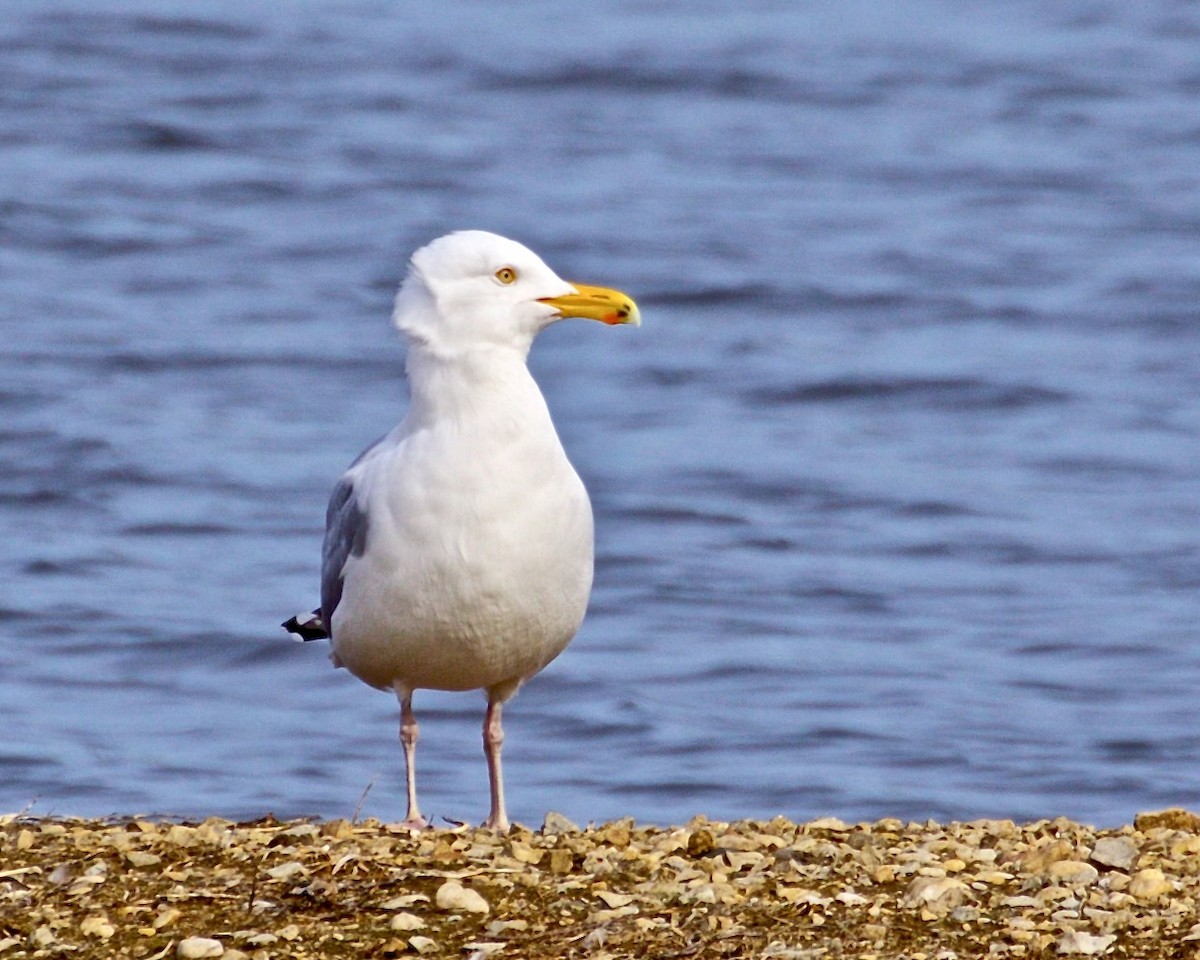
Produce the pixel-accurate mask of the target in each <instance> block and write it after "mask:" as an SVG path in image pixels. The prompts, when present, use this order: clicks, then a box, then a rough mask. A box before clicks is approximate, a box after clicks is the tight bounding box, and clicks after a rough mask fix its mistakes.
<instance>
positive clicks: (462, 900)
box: [410, 880, 491, 942]
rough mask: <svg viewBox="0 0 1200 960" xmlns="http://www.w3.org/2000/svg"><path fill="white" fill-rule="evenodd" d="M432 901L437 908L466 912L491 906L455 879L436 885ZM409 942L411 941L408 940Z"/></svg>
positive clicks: (486, 908) (480, 911) (485, 909)
mask: <svg viewBox="0 0 1200 960" xmlns="http://www.w3.org/2000/svg"><path fill="white" fill-rule="evenodd" d="M434 903H436V904H437V908H438V909H439V910H446V911H454V910H465V911H466V912H467V913H487V912H488V911H489V910H490V909H491V908H490V907H489V906H488V902H487V901H486V900H484V899H483V896H482V895H481V894H480V893H479V892H478V891H476V890H472V889H471V888H470V887H464V886H463V885H462V884H461V883H459V882H458V881H457V880H447V881H446V882H445V883H443V884H442V885H441V886H440V887H438V891H437V895H436V896H435V897H434ZM410 942H411V941H410Z"/></svg>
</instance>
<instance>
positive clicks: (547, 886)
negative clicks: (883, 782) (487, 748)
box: [0, 810, 1200, 960]
mask: <svg viewBox="0 0 1200 960" xmlns="http://www.w3.org/2000/svg"><path fill="white" fill-rule="evenodd" d="M1198 855H1200V818H1198V817H1196V816H1195V815H1194V814H1192V813H1189V812H1188V811H1185V810H1167V811H1160V812H1157V813H1151V814H1142V815H1139V816H1138V817H1137V819H1136V820H1135V822H1134V824H1133V825H1132V826H1125V827H1121V828H1118V829H1115V830H1097V829H1094V828H1092V827H1089V826H1085V825H1083V824H1079V823H1074V822H1072V821H1070V820H1066V819H1064V818H1059V819H1056V820H1041V821H1038V822H1036V823H1028V824H1015V823H1013V822H1012V821H1009V820H976V821H971V822H968V823H949V824H938V823H934V822H932V821H931V822H927V823H903V822H901V821H899V820H880V821H878V822H875V823H859V824H848V823H843V822H842V821H840V820H836V819H833V818H825V819H821V820H814V821H812V822H809V823H800V824H797V823H793V822H791V821H789V820H786V819H783V818H776V819H774V820H770V821H739V822H735V823H718V822H710V821H708V820H706V819H704V818H702V817H698V818H696V819H694V820H692V821H691V822H689V823H688V824H686V825H684V826H677V827H667V828H660V827H647V826H638V825H637V824H635V823H634V822H633V821H632V820H622V821H617V822H614V823H608V824H604V825H601V826H589V827H587V828H583V829H581V828H579V827H577V826H576V825H575V824H573V823H571V822H570V821H568V820H566V819H565V818H563V817H561V816H558V815H554V814H551V815H549V816H548V817H547V819H546V822H545V824H544V826H543V827H542V829H539V830H531V829H528V828H525V827H522V826H520V825H517V826H514V828H513V829H512V830H511V831H510V832H509V833H508V834H506V835H497V834H495V833H492V832H489V831H485V830H479V829H472V828H467V827H455V828H448V829H440V830H429V831H424V832H421V833H417V834H414V833H411V832H410V831H409V830H407V829H406V828H404V827H403V826H400V825H389V824H385V823H380V822H378V821H374V820H366V821H362V822H356V823H352V822H349V821H344V820H333V821H328V822H309V821H290V822H278V821H276V820H274V819H272V818H267V819H264V820H260V821H255V822H252V823H232V822H228V821H225V820H219V819H209V820H205V821H204V822H202V823H179V822H171V821H161V820H151V819H142V818H131V819H120V820H104V821H97V820H75V819H34V818H29V817H24V816H20V815H8V816H0V960H8V958H10V957H11V958H17V957H22V958H23V957H65V956H70V957H73V958H90V957H105V958H108V957H130V958H139V960H168V958H176V957H224V958H226V960H243V958H247V957H249V958H254V960H271V958H283V957H289V958H292V957H294V958H305V957H322V958H324V957H356V958H362V957H381V958H386V957H406V956H427V957H463V958H468V960H483V958H487V957H493V956H495V957H497V958H498V960H503V958H505V957H512V958H518V957H519V958H551V957H590V958H594V960H607V958H616V957H643V956H653V957H656V958H674V957H755V958H764V960H767V958H780V960H784V958H791V960H801V958H804V960H808V958H819V957H830V958H838V957H854V958H857V960H871V958H884V957H901V956H902V957H905V958H908V960H955V958H959V957H962V958H968V957H972V958H973V957H981V956H988V957H1000V958H1002V957H1057V956H1079V957H1085V956H1107V957H1140V958H1156V957H1182V956H1195V955H1197V954H1200V923H1198V922H1197V920H1200V916H1198V915H1197V910H1198V905H1197V897H1198V895H1200V856H1198Z"/></svg>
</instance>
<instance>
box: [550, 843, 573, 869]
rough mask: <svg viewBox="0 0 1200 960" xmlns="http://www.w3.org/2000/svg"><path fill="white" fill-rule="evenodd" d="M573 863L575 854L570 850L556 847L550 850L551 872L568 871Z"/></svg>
mask: <svg viewBox="0 0 1200 960" xmlns="http://www.w3.org/2000/svg"><path fill="white" fill-rule="evenodd" d="M574 865H575V856H574V855H573V854H572V853H571V851H570V850H564V849H563V848H562V847H558V848H556V849H554V850H551V851H550V871H551V873H570V872H571V868H572V867H573V866H574Z"/></svg>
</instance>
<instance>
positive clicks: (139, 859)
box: [125, 850, 162, 867]
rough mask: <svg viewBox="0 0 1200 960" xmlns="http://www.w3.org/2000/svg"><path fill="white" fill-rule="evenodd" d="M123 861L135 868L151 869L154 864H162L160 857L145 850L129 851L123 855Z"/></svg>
mask: <svg viewBox="0 0 1200 960" xmlns="http://www.w3.org/2000/svg"><path fill="white" fill-rule="evenodd" d="M125 859H126V860H128V861H129V862H130V863H131V864H133V865H134V866H135V867H152V866H154V865H155V864H156V863H162V857H160V856H159V855H158V854H156V853H150V852H148V851H146V850H130V851H129V852H128V853H127V854H125Z"/></svg>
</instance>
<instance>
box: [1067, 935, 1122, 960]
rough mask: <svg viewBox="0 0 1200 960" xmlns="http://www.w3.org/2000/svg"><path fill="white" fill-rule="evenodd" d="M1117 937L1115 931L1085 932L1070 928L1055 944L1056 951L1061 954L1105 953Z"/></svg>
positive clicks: (1089, 954) (1086, 954)
mask: <svg viewBox="0 0 1200 960" xmlns="http://www.w3.org/2000/svg"><path fill="white" fill-rule="evenodd" d="M1116 939H1117V935H1116V934H1115V933H1104V934H1095V933H1085V932H1084V931H1082V930H1070V931H1068V932H1067V933H1065V934H1063V935H1062V936H1061V937H1059V939H1058V943H1056V944H1055V946H1054V949H1055V952H1057V953H1059V954H1080V955H1084V956H1094V955H1095V954H1097V953H1103V952H1104V951H1105V950H1107V949H1108V948H1109V947H1110V946H1111V945H1112V943H1113V941H1115V940H1116Z"/></svg>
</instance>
